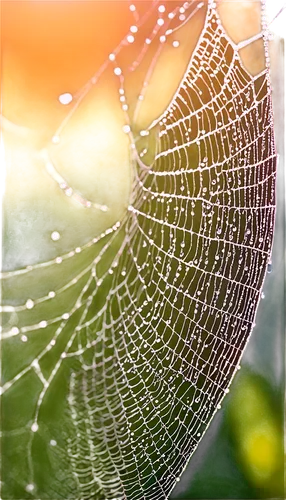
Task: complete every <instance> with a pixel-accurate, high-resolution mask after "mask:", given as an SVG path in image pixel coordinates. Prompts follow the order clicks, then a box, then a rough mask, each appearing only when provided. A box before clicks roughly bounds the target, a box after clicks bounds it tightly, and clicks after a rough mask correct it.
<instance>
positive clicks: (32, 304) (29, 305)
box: [26, 299, 35, 309]
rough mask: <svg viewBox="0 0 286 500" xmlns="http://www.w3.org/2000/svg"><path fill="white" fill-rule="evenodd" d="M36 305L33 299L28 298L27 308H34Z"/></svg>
mask: <svg viewBox="0 0 286 500" xmlns="http://www.w3.org/2000/svg"><path fill="white" fill-rule="evenodd" d="M34 305H35V304H34V302H33V300H32V299H28V300H27V302H26V308H27V309H33V307H34Z"/></svg>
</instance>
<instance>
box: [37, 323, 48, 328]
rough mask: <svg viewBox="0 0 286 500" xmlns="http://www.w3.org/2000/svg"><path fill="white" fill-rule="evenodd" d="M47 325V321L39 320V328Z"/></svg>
mask: <svg viewBox="0 0 286 500" xmlns="http://www.w3.org/2000/svg"><path fill="white" fill-rule="evenodd" d="M47 325H48V323H47V322H46V321H40V323H39V327H40V328H46V326H47Z"/></svg>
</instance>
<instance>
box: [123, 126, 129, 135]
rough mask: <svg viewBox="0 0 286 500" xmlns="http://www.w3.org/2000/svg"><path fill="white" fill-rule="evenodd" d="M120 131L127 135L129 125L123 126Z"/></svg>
mask: <svg viewBox="0 0 286 500" xmlns="http://www.w3.org/2000/svg"><path fill="white" fill-rule="evenodd" d="M122 130H123V132H124V133H125V134H129V132H130V130H131V129H130V126H129V125H124V126H123V129H122Z"/></svg>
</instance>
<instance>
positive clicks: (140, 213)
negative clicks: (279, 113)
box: [2, 4, 276, 500]
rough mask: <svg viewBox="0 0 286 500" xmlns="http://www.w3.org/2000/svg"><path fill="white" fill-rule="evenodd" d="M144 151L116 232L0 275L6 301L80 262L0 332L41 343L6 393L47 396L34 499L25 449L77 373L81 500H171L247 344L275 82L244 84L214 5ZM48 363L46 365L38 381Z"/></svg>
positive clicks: (75, 446) (137, 156)
mask: <svg viewBox="0 0 286 500" xmlns="http://www.w3.org/2000/svg"><path fill="white" fill-rule="evenodd" d="M152 140H153V142H154V141H155V143H156V148H155V152H154V153H153V158H152V159H151V160H150V150H149V149H148V145H149V144H151V142H152ZM144 141H145V142H144ZM143 143H144V144H143V146H142V149H141V150H139V149H138V148H137V149H133V150H132V151H133V163H134V171H135V177H134V185H133V192H132V193H133V194H132V200H131V203H130V206H129V209H128V213H127V215H126V216H125V218H124V219H123V220H122V221H120V222H118V223H116V224H115V225H114V226H113V227H112V228H110V229H109V230H107V231H106V232H105V233H104V234H102V235H100V236H99V237H98V238H95V239H94V240H93V241H91V242H90V243H88V244H87V245H85V247H81V248H80V249H76V250H75V251H73V252H70V253H69V254H67V255H65V256H62V257H58V258H57V259H55V260H53V261H50V262H47V263H43V264H39V265H35V266H30V267H29V268H26V269H23V270H19V271H15V272H7V273H4V274H3V282H6V281H8V282H10V285H9V286H10V287H11V288H13V286H14V284H15V283H16V282H17V281H16V280H22V282H23V283H25V280H27V279H30V280H31V281H30V283H32V284H33V282H35V283H36V282H38V281H39V279H40V278H41V276H42V274H41V273H42V272H45V271H46V269H47V268H48V269H49V268H53V267H54V266H59V265H61V266H65V265H66V263H68V262H70V261H71V262H74V259H80V255H79V254H81V256H83V257H84V258H83V259H82V261H81V262H82V264H81V265H79V266H78V267H76V269H77V270H75V271H74V272H73V275H72V276H71V280H70V281H69V282H68V283H66V284H65V285H63V286H62V287H61V288H57V290H56V292H49V293H47V294H46V295H44V296H43V297H41V298H40V299H37V300H36V301H35V304H36V307H34V308H33V314H35V318H36V319H35V320H34V323H33V324H31V323H28V324H26V323H25V321H26V320H25V314H26V313H27V304H26V305H22V306H21V305H20V306H9V305H8V306H5V307H3V311H4V313H7V314H8V313H9V307H10V310H11V311H13V312H14V313H15V312H16V313H17V314H18V315H19V317H21V318H22V320H21V325H22V326H21V327H16V326H15V327H12V328H10V329H8V330H5V329H4V331H3V333H2V339H3V342H4V343H5V342H13V341H14V340H15V339H17V338H19V337H21V338H22V341H26V339H28V340H29V337H27V336H30V335H44V333H45V332H48V333H46V335H47V339H48V340H47V343H46V345H45V347H44V348H43V349H42V350H41V352H40V353H38V354H37V355H36V356H35V357H34V358H33V359H32V360H31V362H30V363H29V364H28V365H27V366H26V367H25V368H23V369H21V370H20V371H18V372H17V373H16V374H15V376H14V377H13V378H11V379H10V380H8V381H6V382H5V384H4V385H3V388H2V392H3V393H4V395H6V393H7V394H8V393H9V390H11V388H12V387H14V385H15V384H16V383H18V382H19V381H20V380H21V379H22V377H24V376H25V375H26V374H27V373H28V372H30V371H34V373H35V375H36V376H37V377H38V379H39V381H40V383H41V386H42V389H41V392H40V394H39V397H38V399H37V403H36V407H35V411H34V418H33V421H32V423H30V424H29V425H30V430H29V432H30V439H29V443H28V449H27V456H28V461H29V471H30V477H29V484H28V487H29V490H28V491H30V493H32V492H33V489H35V495H36V497H37V498H39V496H37V494H36V491H37V484H34V473H33V469H34V463H33V439H34V436H35V433H37V432H39V433H40V432H41V409H42V403H43V401H44V400H45V397H46V395H47V394H48V391H49V388H50V386H51V384H52V382H54V383H56V382H55V378H56V375H57V374H58V372H60V370H61V369H62V366H63V365H64V364H65V363H68V362H72V361H74V360H76V361H77V363H78V365H76V366H77V368H76V369H72V371H71V377H70V382H69V394H68V407H69V415H70V418H71V421H72V426H71V427H72V430H71V432H70V437H69V438H68V442H67V457H68V461H69V463H70V466H71V469H72V474H73V477H74V479H75V483H76V491H77V492H76V493H75V496H77V498H80V499H91V498H94V499H113V498H117V499H121V498H122V499H123V498H127V499H132V500H137V499H138V500H139V499H140V500H142V499H146V500H147V499H166V498H168V495H169V494H170V492H171V491H172V489H173V488H174V486H175V484H176V482H177V480H178V479H179V478H180V476H181V473H182V471H183V470H184V468H185V467H186V464H187V462H188V460H189V458H190V456H191V455H192V453H193V452H194V450H195V448H196V447H197V445H198V443H199V441H200V440H201V437H202V435H203V434H204V432H205V430H206V429H207V427H208V425H209V423H210V420H211V418H212V417H213V415H214V414H215V412H216V411H217V409H219V408H220V405H221V401H222V399H223V397H224V395H225V394H226V393H227V392H228V390H229V389H228V388H229V385H230V382H231V380H232V378H233V376H234V374H235V372H236V370H237V368H238V367H239V362H240V358H241V355H242V352H243V350H244V348H245V345H246V343H247V340H248V338H249V335H250V333H251V330H252V326H253V323H254V319H255V313H256V309H257V305H258V302H259V298H260V295H261V288H262V284H263V280H264V276H265V272H266V269H267V265H268V262H269V259H270V253H271V246H272V239H273V227H274V213H275V168H276V151H275V145H274V137H273V122H272V107H271V90H270V84H269V70H268V69H265V70H264V71H262V72H261V73H260V74H259V75H257V76H255V77H253V76H251V75H250V74H249V73H248V72H247V71H246V70H245V69H244V68H243V65H242V63H241V60H240V57H239V53H238V50H237V47H236V46H235V45H234V44H233V43H232V42H231V40H230V39H229V38H228V37H227V35H226V34H225V32H224V30H223V27H222V26H221V23H220V21H219V18H218V16H217V13H216V11H215V9H214V8H213V7H212V5H211V4H210V5H209V8H208V12H207V19H206V24H205V28H204V30H203V32H202V35H201V37H200V40H199V42H198V45H197V47H196V49H195V52H194V54H193V56H192V59H191V62H190V64H189V67H188V70H187V72H186V74H185V76H184V78H183V80H182V82H181V85H180V87H179V89H178V91H177V93H176V95H175V96H174V98H173V100H172V102H171V104H170V105H169V107H168V109H167V110H166V112H165V113H164V114H163V115H162V116H161V117H160V118H159V119H158V120H156V122H154V123H153V124H152V125H151V127H150V128H149V129H148V131H147V132H146V137H145V138H144V140H143ZM138 144H140V142H138ZM148 155H149V156H148ZM147 156H148V158H149V161H148V162H147V160H146V158H147ZM151 156H152V155H151ZM147 163H148V164H147ZM77 254H78V255H77ZM33 274H34V278H33V276H32V275H33ZM33 279H34V280H35V281H33ZM70 290H75V293H76V300H75V301H73V304H72V307H71V308H70V309H69V308H67V307H66V304H67V303H68V302H67V301H66V300H62V304H63V305H62V308H63V313H62V314H61V315H60V316H56V317H54V316H53V313H52V310H53V301H55V300H56V299H57V298H59V297H63V298H64V297H66V296H68V295H67V294H68V293H69V292H70ZM41 307H46V309H43V311H45V313H43V312H42V309H41ZM48 313H49V316H48ZM42 314H46V316H42ZM21 315H22V316H21ZM46 317H49V319H45V318H46ZM59 345H60V348H59V347H57V346H59ZM56 349H57V351H56ZM51 353H53V359H54V360H55V361H54V363H53V364H51V365H49V368H47V367H46V365H45V367H43V366H44V361H45V359H46V357H47V356H49V355H50V354H51ZM39 494H40V492H39V493H38V495H39Z"/></svg>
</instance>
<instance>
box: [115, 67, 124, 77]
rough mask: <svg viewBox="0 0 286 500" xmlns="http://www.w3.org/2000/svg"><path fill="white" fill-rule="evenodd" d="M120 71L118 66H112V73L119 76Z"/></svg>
mask: <svg viewBox="0 0 286 500" xmlns="http://www.w3.org/2000/svg"><path fill="white" fill-rule="evenodd" d="M121 73H122V71H121V68H119V67H117V68H114V74H115V75H116V76H120V75H121Z"/></svg>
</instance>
